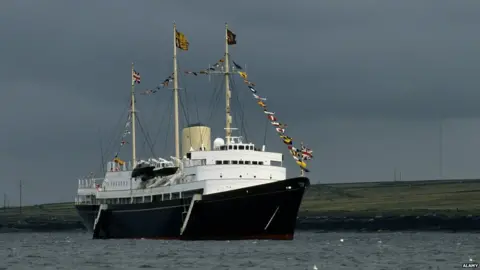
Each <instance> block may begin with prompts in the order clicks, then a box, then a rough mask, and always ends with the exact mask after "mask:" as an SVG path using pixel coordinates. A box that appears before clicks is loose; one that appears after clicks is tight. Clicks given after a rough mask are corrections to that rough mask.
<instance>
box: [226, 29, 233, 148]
mask: <svg viewBox="0 0 480 270" xmlns="http://www.w3.org/2000/svg"><path fill="white" fill-rule="evenodd" d="M228 58H229V57H228V24H227V23H225V103H226V104H225V105H226V106H225V113H226V123H225V132H226V134H225V140H226V141H227V142H226V143H227V145H229V144H230V138H231V136H232V130H231V128H230V124H231V123H232V116H231V115H230V95H231V92H230V80H229V75H230V74H229V73H230V66H229V60H228Z"/></svg>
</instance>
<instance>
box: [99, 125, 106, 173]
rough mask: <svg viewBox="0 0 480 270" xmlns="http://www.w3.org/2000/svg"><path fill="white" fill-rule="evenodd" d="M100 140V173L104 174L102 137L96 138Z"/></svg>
mask: <svg viewBox="0 0 480 270" xmlns="http://www.w3.org/2000/svg"><path fill="white" fill-rule="evenodd" d="M98 133H99V134H101V132H100V129H98ZM98 137H99V138H100V158H101V162H102V167H101V168H102V173H103V174H105V173H106V171H105V157H104V155H103V143H102V136H98Z"/></svg>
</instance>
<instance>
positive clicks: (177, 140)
mask: <svg viewBox="0 0 480 270" xmlns="http://www.w3.org/2000/svg"><path fill="white" fill-rule="evenodd" d="M176 39H177V27H176V25H175V23H173V100H174V101H173V103H174V111H175V113H174V114H175V158H176V160H175V164H176V165H177V166H178V165H179V160H180V138H179V123H178V67H177V43H176Z"/></svg>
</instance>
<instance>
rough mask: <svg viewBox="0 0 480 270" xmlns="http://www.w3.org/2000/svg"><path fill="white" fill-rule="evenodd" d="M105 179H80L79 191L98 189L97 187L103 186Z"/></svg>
mask: <svg viewBox="0 0 480 270" xmlns="http://www.w3.org/2000/svg"><path fill="white" fill-rule="evenodd" d="M104 179H105V178H83V179H78V188H79V189H88V188H92V189H95V188H97V185H101V184H102V182H103V180H104Z"/></svg>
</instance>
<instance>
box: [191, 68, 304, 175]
mask: <svg viewBox="0 0 480 270" xmlns="http://www.w3.org/2000/svg"><path fill="white" fill-rule="evenodd" d="M224 62H225V59H224V58H222V59H220V60H218V61H217V62H216V63H215V64H213V65H212V67H210V68H208V69H203V70H200V71H185V73H186V74H192V75H195V76H197V75H198V74H209V73H210V72H211V71H216V70H217V68H219V67H220V65H221V64H222V63H224ZM232 63H233V67H232V69H233V72H235V73H237V74H238V75H240V77H242V79H243V82H244V83H245V85H247V87H248V89H249V90H250V92H251V93H252V95H253V98H254V99H255V100H256V101H257V104H258V105H259V106H260V107H262V109H263V112H264V113H265V115H266V116H267V118H268V120H270V123H271V124H272V126H274V127H275V131H276V132H277V134H278V135H279V137H280V138H281V139H282V141H283V143H285V144H286V145H287V147H288V150H289V152H290V154H291V155H292V157H293V159H295V162H296V163H297V165H298V166H300V168H302V169H303V170H304V171H305V172H309V170H308V169H307V163H306V161H309V160H311V159H312V158H313V150H312V149H310V148H307V147H305V146H304V145H303V142H301V143H300V148H297V147H294V146H293V139H292V138H291V137H289V136H287V135H286V133H285V129H286V127H287V125H285V124H282V123H280V122H278V120H277V117H276V116H275V112H271V111H268V109H267V104H266V100H267V99H266V98H264V97H261V96H259V95H258V93H257V90H256V89H255V88H254V87H255V83H253V82H251V81H249V80H248V75H247V73H246V72H245V71H243V68H242V66H240V65H239V64H237V63H235V61H232Z"/></svg>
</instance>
